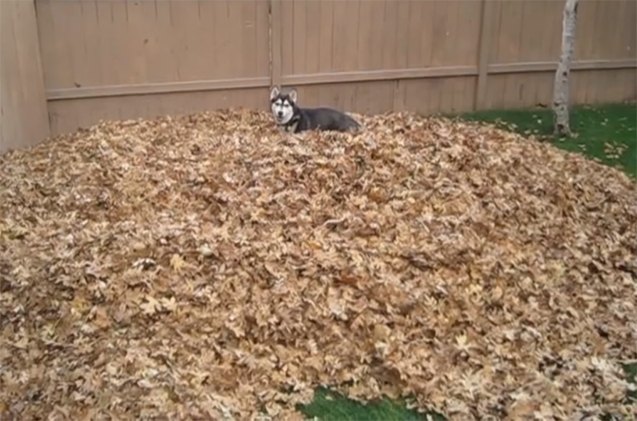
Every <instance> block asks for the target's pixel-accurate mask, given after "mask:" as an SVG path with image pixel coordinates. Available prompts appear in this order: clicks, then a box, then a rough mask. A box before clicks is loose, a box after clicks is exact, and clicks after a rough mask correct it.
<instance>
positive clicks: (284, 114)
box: [270, 86, 296, 124]
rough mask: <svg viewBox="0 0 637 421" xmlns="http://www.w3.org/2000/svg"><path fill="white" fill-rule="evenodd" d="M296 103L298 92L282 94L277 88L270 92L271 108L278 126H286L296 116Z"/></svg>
mask: <svg viewBox="0 0 637 421" xmlns="http://www.w3.org/2000/svg"><path fill="white" fill-rule="evenodd" d="M295 103H296V91H295V90H292V91H290V92H289V93H287V94H283V93H281V91H280V90H279V88H277V87H276V86H275V87H274V88H272V90H271V91H270V108H271V109H272V115H273V116H274V119H275V120H276V122H277V123H278V124H286V123H287V122H289V121H290V120H291V119H292V117H293V116H294V104H295Z"/></svg>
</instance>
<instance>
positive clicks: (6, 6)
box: [0, 0, 49, 153]
mask: <svg viewBox="0 0 637 421" xmlns="http://www.w3.org/2000/svg"><path fill="white" fill-rule="evenodd" d="M39 48H40V47H39V42H38V32H37V26H36V19H35V9H34V7H33V3H32V2H29V1H6V0H5V1H0V51H1V52H2V57H1V59H0V153H4V152H7V151H9V150H13V149H17V148H21V147H27V146H31V145H35V144H37V143H39V142H41V141H43V140H44V139H45V138H46V137H47V136H48V135H49V119H48V115H47V105H46V98H45V93H44V92H45V91H44V78H43V75H42V64H41V62H40V54H39Z"/></svg>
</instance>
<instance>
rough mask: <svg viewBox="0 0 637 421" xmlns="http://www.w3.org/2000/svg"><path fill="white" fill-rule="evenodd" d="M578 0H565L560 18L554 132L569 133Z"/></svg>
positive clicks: (554, 97)
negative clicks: (560, 50)
mask: <svg viewBox="0 0 637 421" xmlns="http://www.w3.org/2000/svg"><path fill="white" fill-rule="evenodd" d="M578 1H579V0H566V4H565V5H564V16H563V20H562V53H561V55H560V62H559V64H558V66H557V71H556V72H555V85H554V86H553V112H554V113H555V127H554V129H555V134H557V135H569V134H570V133H571V128H570V122H569V75H570V72H571V60H572V58H573V51H574V50H575V22H576V18H577V4H578Z"/></svg>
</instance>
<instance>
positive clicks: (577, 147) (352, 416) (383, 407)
mask: <svg viewBox="0 0 637 421" xmlns="http://www.w3.org/2000/svg"><path fill="white" fill-rule="evenodd" d="M461 118H463V119H465V120H469V121H480V122H487V123H495V124H497V125H501V126H502V127H505V128H507V129H509V130H513V131H516V132H518V133H522V134H526V135H533V136H536V137H537V138H538V139H540V141H550V142H551V143H552V144H554V145H555V146H556V147H558V148H561V149H564V150H568V151H575V152H579V153H582V154H584V155H586V156H588V157H590V158H591V159H594V160H597V161H599V162H602V163H604V164H606V165H609V166H613V167H616V168H618V169H621V170H623V171H625V172H626V173H627V174H629V175H631V176H632V177H637V104H608V105H602V106H596V107H592V106H579V107H574V108H573V110H572V114H571V129H572V131H573V132H574V136H573V137H571V138H564V139H557V138H555V137H554V136H552V124H553V120H552V112H551V110H549V109H532V110H505V111H483V112H476V113H470V114H464V115H462V116H461ZM625 370H626V376H627V378H629V379H630V380H631V382H633V383H636V382H637V364H632V365H627V366H625ZM627 399H631V400H633V401H634V402H637V392H632V393H631V394H630V395H629V396H628V397H627ZM301 410H302V412H303V413H304V414H305V415H306V416H307V417H309V418H316V419H320V420H335V421H336V420H339V421H340V420H347V421H354V420H356V421H358V420H361V421H363V420H364V421H372V420H379V421H381V420H382V421H390V420H401V421H402V420H417V419H427V418H426V417H425V416H423V415H420V414H418V413H416V412H414V411H410V410H408V409H406V408H405V406H404V405H401V404H398V403H394V402H390V401H389V400H385V401H382V402H377V403H372V404H369V405H362V404H359V403H356V402H353V401H351V400H349V399H347V398H345V397H343V396H339V395H337V394H333V393H331V392H329V391H326V390H323V389H321V390H319V391H317V393H316V395H315V399H314V401H313V402H312V403H311V404H310V405H308V406H306V407H304V408H301ZM431 419H434V420H439V419H444V418H442V417H440V416H439V415H435V414H431Z"/></svg>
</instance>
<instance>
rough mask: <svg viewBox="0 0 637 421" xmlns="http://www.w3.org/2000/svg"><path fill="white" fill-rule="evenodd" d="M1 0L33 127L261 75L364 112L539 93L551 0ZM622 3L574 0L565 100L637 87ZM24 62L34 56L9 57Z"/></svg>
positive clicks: (254, 84) (551, 53) (554, 32)
mask: <svg viewBox="0 0 637 421" xmlns="http://www.w3.org/2000/svg"><path fill="white" fill-rule="evenodd" d="M0 3H2V4H3V5H2V8H3V9H8V8H9V7H5V3H21V4H22V8H24V9H28V6H30V7H31V8H32V9H33V15H34V17H35V18H34V19H31V18H29V19H26V20H24V19H23V20H16V21H14V22H13V24H14V25H22V26H23V28H22V29H21V33H22V35H19V36H18V38H19V39H18V38H16V39H15V40H13V41H7V42H9V43H11V42H15V46H14V47H15V49H17V50H19V52H20V53H22V48H23V47H22V45H23V44H27V45H28V47H29V48H30V50H29V51H31V53H24V54H25V56H28V57H30V58H32V60H30V62H29V63H26V62H20V63H19V65H17V64H15V65H14V66H13V67H14V69H9V70H10V72H9V73H10V75H9V79H11V78H12V79H15V80H12V81H11V86H9V85H8V83H9V82H7V80H8V79H6V78H5V77H4V76H3V79H2V83H3V91H4V90H10V91H11V90H13V89H14V86H23V85H24V86H32V89H36V88H37V86H38V83H41V82H38V83H33V81H36V79H38V77H40V75H42V74H43V77H44V84H43V85H44V90H45V92H44V94H43V95H44V97H45V98H46V107H45V110H46V112H47V113H48V121H47V122H46V128H47V130H48V129H50V131H51V132H52V133H60V132H64V131H69V130H74V129H76V128H77V127H81V126H87V125H90V124H93V123H95V122H97V121H98V120H100V119H119V118H131V117H150V116H155V115H161V114H179V113H187V112H196V111H201V110H207V109H215V108H219V107H248V108H258V109H264V108H267V106H268V89H269V87H270V86H271V85H272V84H282V85H284V86H296V87H298V90H299V96H300V101H301V102H302V104H304V105H316V104H323V105H329V106H336V107H340V108H344V109H346V110H350V111H357V112H364V113H377V112H384V111H389V110H412V111H417V112H422V113H432V112H454V111H457V112H459V111H468V110H472V109H486V108H502V107H507V108H509V107H524V106H533V105H536V104H550V101H551V91H552V86H553V72H554V70H555V68H556V60H557V58H558V56H559V50H560V41H561V19H562V7H563V4H564V0H436V1H434V0H1V1H0ZM636 5H637V0H581V4H580V10H579V18H578V28H577V34H576V37H577V39H576V55H575V60H576V61H575V63H574V69H575V71H574V82H573V88H572V100H573V101H574V102H576V103H595V102H607V101H621V100H627V99H634V98H635V97H636V90H637V80H636V79H637V76H636V69H637V54H636V47H637V41H636V34H635V28H636V25H637V21H636V14H637V9H636ZM3 19H4V18H3ZM2 22H3V23H5V20H3V21H2ZM3 26H4V25H3ZM3 31H4V29H3ZM14 32H15V31H14ZM3 34H4V32H3ZM36 34H37V36H35V35H36ZM23 38H24V39H23ZM2 42H3V61H4V60H6V58H5V54H4V51H5V49H4V47H5V40H4V37H3V41H2ZM38 42H39V45H38ZM16 46H17V47H16ZM36 47H37V48H36ZM38 49H39V51H40V57H41V58H37V57H35V56H34V55H32V52H33V51H37V50H38ZM25 51H26V50H25ZM9 60H12V59H9ZM23 66H28V67H29V68H31V67H33V66H41V70H32V71H29V74H28V75H24V74H17V73H15V72H16V69H20V71H21V70H22V69H23ZM5 67H6V66H4V65H3V74H4V70H5ZM12 72H13V73H12ZM11 74H12V75H13V77H11ZM5 83H6V84H7V85H6V86H5ZM30 89H31V88H30ZM36 96H37V95H36ZM34 101H35V100H34ZM37 101H40V100H39V99H38V100H37ZM2 102H3V104H4V102H5V95H4V94H3V96H2ZM40 102H41V101H40ZM16 113H17V114H20V115H21V116H22V120H24V118H27V119H30V118H31V117H30V116H27V117H24V115H23V114H24V113H27V115H28V111H27V110H21V109H20V110H17V111H16ZM16 124H17V123H16ZM42 124H44V123H42ZM4 136H5V135H4V131H3V139H5V137H4ZM29 136H35V134H29ZM18 137H19V136H18ZM20 142H22V143H24V144H28V143H30V140H20ZM20 142H17V143H20ZM9 143H11V142H9ZM15 143H16V142H13V143H11V144H15ZM5 144H6V140H2V143H1V145H3V146H2V147H4V145H5ZM0 149H1V147H0Z"/></svg>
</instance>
